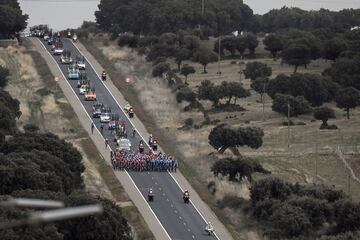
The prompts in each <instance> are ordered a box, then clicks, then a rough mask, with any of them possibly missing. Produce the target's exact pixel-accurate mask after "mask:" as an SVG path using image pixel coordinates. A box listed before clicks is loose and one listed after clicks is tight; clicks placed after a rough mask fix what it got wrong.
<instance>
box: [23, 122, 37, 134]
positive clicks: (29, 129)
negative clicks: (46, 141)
mask: <svg viewBox="0 0 360 240" xmlns="http://www.w3.org/2000/svg"><path fill="white" fill-rule="evenodd" d="M24 130H25V132H26V133H30V132H37V131H39V130H40V129H39V127H38V126H36V125H35V124H30V123H29V124H26V125H25V126H24Z"/></svg>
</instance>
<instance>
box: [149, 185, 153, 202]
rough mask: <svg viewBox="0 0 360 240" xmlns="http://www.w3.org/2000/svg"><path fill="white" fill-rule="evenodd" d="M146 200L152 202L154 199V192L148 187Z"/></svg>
mask: <svg viewBox="0 0 360 240" xmlns="http://www.w3.org/2000/svg"><path fill="white" fill-rule="evenodd" d="M148 200H149V201H150V202H152V201H153V200H154V192H153V190H152V188H150V189H149V192H148Z"/></svg>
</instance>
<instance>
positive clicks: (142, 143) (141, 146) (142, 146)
mask: <svg viewBox="0 0 360 240" xmlns="http://www.w3.org/2000/svg"><path fill="white" fill-rule="evenodd" d="M144 148H145V147H144V142H143V140H140V142H139V153H144Z"/></svg>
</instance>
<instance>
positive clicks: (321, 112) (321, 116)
mask: <svg viewBox="0 0 360 240" xmlns="http://www.w3.org/2000/svg"><path fill="white" fill-rule="evenodd" d="M314 118H315V119H317V120H321V121H322V124H321V126H322V127H327V126H328V124H327V121H328V120H329V118H335V112H334V110H333V109H332V108H329V107H320V108H315V109H314ZM320 128H321V127H320Z"/></svg>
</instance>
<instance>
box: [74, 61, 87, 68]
mask: <svg viewBox="0 0 360 240" xmlns="http://www.w3.org/2000/svg"><path fill="white" fill-rule="evenodd" d="M76 65H77V66H78V68H79V69H80V70H85V68H86V64H85V62H77V63H76Z"/></svg>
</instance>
